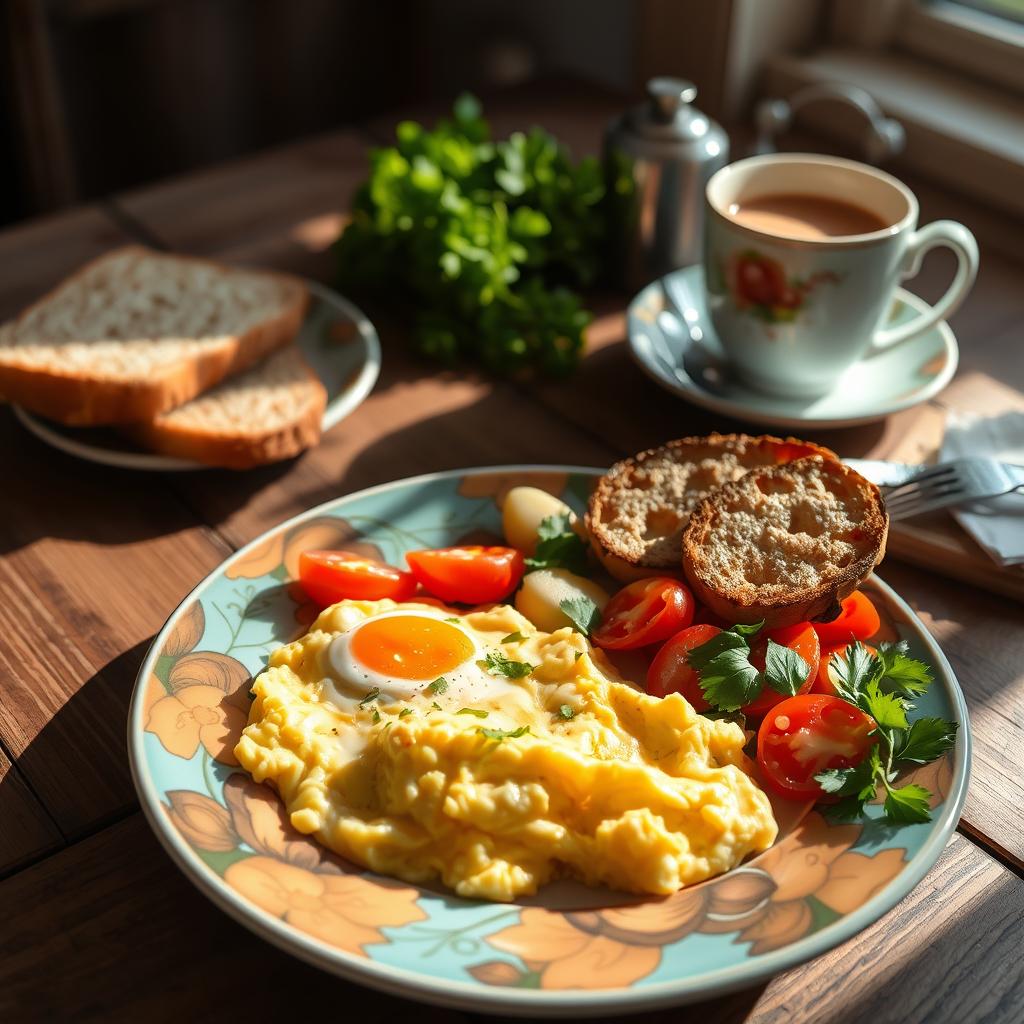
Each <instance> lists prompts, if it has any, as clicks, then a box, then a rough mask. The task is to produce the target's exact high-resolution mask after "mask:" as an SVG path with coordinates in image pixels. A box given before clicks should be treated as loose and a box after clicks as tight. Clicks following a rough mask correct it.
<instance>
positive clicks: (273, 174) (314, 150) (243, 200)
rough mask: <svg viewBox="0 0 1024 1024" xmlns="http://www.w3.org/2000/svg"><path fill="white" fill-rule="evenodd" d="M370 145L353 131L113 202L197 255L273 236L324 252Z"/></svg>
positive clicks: (160, 235) (170, 244)
mask: <svg viewBox="0 0 1024 1024" xmlns="http://www.w3.org/2000/svg"><path fill="white" fill-rule="evenodd" d="M365 169H366V145H365V142H364V140H363V139H362V138H360V137H359V136H357V135H356V134H354V133H352V132H348V131H345V132H334V133H330V134H327V135H322V136H318V137H315V138H312V139H306V140H303V141H302V142H299V143H295V144H292V145H289V146H284V147H282V148H280V149H275V150H271V151H268V152H266V153H263V154H260V155H258V156H255V157H247V158H244V159H242V160H236V161H232V162H231V163H227V164H221V165H218V166H217V167H214V168H212V169H210V170H206V171H201V172H199V173H198V174H191V175H187V176H184V177H180V178H175V179H172V180H170V181H166V182H163V183H161V184H157V185H151V186H147V187H146V188H143V189H138V190H136V191H134V192H129V193H125V194H122V195H119V196H117V197H115V199H114V200H113V202H114V205H115V207H116V208H117V209H118V210H120V211H122V212H123V213H125V214H127V215H128V216H129V217H130V218H132V219H133V220H134V221H136V222H137V223H138V224H140V225H141V226H142V227H143V228H144V229H145V230H146V231H148V232H151V233H152V234H153V235H154V236H156V237H157V238H159V239H160V240H161V241H162V242H163V244H164V245H166V246H167V247H169V248H171V249H179V250H181V251H183V252H190V253H195V254H199V255H209V254H211V253H213V252H222V251H224V250H225V249H228V248H231V247H233V246H236V245H245V244H248V243H251V242H253V241H255V240H258V239H262V238H267V237H273V238H282V239H283V238H287V239H289V240H290V242H291V243H292V245H293V247H294V249H295V250H296V251H299V252H310V251H313V252H319V251H321V250H322V249H323V248H325V246H326V245H327V244H329V242H330V241H332V240H333V239H334V237H335V236H336V235H337V233H338V218H340V216H341V214H342V213H343V212H347V211H348V208H349V205H350V201H351V195H352V191H353V188H354V186H355V185H356V184H357V183H358V182H359V181H360V180H361V178H362V177H364V176H365Z"/></svg>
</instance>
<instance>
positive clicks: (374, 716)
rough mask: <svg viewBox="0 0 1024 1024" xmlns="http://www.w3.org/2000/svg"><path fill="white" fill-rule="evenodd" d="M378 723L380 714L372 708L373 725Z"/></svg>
mask: <svg viewBox="0 0 1024 1024" xmlns="http://www.w3.org/2000/svg"><path fill="white" fill-rule="evenodd" d="M379 721H380V712H379V711H378V710H377V709H376V708H374V709H373V724H374V725H376V724H377V723H378V722H379Z"/></svg>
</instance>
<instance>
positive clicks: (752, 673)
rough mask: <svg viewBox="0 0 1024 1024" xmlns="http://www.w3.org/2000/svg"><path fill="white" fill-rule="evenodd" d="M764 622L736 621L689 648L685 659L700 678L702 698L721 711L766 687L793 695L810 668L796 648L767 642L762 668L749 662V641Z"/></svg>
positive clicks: (737, 705) (732, 708) (731, 708)
mask: <svg viewBox="0 0 1024 1024" xmlns="http://www.w3.org/2000/svg"><path fill="white" fill-rule="evenodd" d="M763 627H764V621H763V620H762V621H761V622H755V623H753V624H750V625H747V624H745V623H742V622H741V623H737V624H736V625H735V626H732V627H731V628H730V629H726V630H723V631H722V632H721V633H716V634H715V635H714V636H713V637H712V638H711V639H710V640H708V641H707V643H703V644H701V645H700V646H699V647H695V648H694V649H693V650H692V651H690V653H689V655H688V656H687V661H688V662H689V663H690V666H691V667H692V668H694V669H695V670H696V671H697V672H698V674H699V677H700V688H701V690H702V691H703V693H704V699H705V700H706V701H707V702H708V703H709V704H710V705H711V706H712V707H714V708H717V709H718V710H720V711H738V710H739V709H740V708H741V707H743V706H744V705H745V704H749V703H750V702H751V701H753V700H756V699H757V697H758V695H759V694H760V693H761V691H762V690H763V689H764V688H765V686H770V687H771V688H772V689H773V690H775V691H776V692H777V693H781V694H783V695H784V696H786V697H792V696H794V695H795V694H796V692H797V691H798V690H799V689H800V687H801V686H802V685H803V684H804V681H805V680H806V679H807V673H808V672H810V670H811V667H810V666H809V665H808V664H807V662H806V661H804V659H803V658H801V657H800V655H799V654H797V653H796V651H792V650H790V649H789V648H788V647H783V645H782V644H777V643H776V642H775V641H774V640H769V641H768V646H767V649H766V650H765V659H764V662H765V664H764V671H763V672H759V671H758V670H757V669H756V668H755V667H754V666H753V665H752V664H751V662H750V650H751V649H750V642H751V640H753V639H754V637H756V636H757V634H758V633H760V632H761V630H762V628H763Z"/></svg>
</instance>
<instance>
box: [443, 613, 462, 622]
mask: <svg viewBox="0 0 1024 1024" xmlns="http://www.w3.org/2000/svg"><path fill="white" fill-rule="evenodd" d="M444 621H445V622H461V621H462V620H461V619H460V618H459V617H458V616H457V615H449V616H448V617H447V618H446V619H445V620H444Z"/></svg>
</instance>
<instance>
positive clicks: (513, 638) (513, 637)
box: [501, 630, 526, 644]
mask: <svg viewBox="0 0 1024 1024" xmlns="http://www.w3.org/2000/svg"><path fill="white" fill-rule="evenodd" d="M525 639H526V637H525V636H523V634H522V633H520V632H519V630H516V631H515V632H514V633H509V635H508V636H503V637H502V638H501V642H502V643H503V644H517V643H519V642H520V641H521V640H525Z"/></svg>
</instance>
